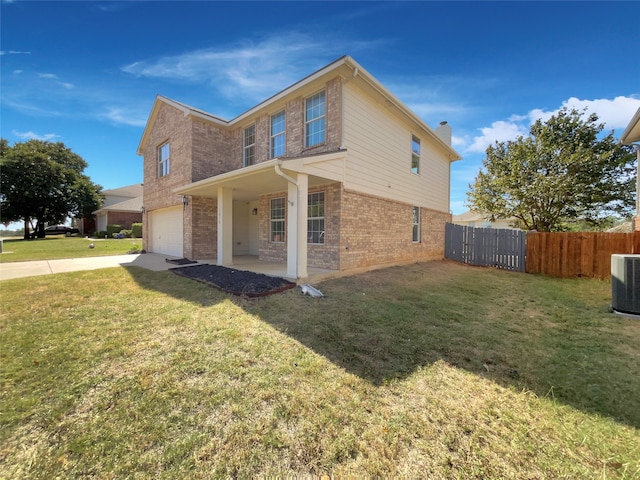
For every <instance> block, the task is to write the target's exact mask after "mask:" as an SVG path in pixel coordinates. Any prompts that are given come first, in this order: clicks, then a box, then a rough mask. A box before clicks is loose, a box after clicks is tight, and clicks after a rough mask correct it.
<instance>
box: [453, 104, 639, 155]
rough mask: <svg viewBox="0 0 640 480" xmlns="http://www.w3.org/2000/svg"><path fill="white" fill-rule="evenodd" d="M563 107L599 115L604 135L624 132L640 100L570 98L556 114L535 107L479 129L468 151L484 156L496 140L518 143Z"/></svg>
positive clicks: (554, 111) (558, 109)
mask: <svg viewBox="0 0 640 480" xmlns="http://www.w3.org/2000/svg"><path fill="white" fill-rule="evenodd" d="M563 107H566V108H569V109H574V108H575V109H576V110H579V111H582V110H584V109H586V115H590V114H592V113H595V114H597V115H598V122H599V123H604V124H605V132H608V131H609V130H619V131H622V130H624V128H625V127H626V126H627V125H628V124H629V121H630V120H631V118H632V117H633V115H634V114H635V112H636V111H637V110H638V108H640V98H636V97H623V96H619V97H615V98H614V99H612V100H611V99H607V98H601V99H595V100H580V99H579V98H576V97H571V98H569V99H567V100H565V101H563V102H562V105H561V106H560V107H558V108H557V109H556V110H553V111H548V110H543V109H538V108H536V109H533V110H530V111H529V112H528V113H527V114H526V115H520V114H513V115H511V116H510V117H509V119H508V120H507V121H503V120H498V121H495V122H493V123H492V124H491V126H490V127H483V128H479V129H478V130H480V132H481V133H482V135H480V136H477V137H474V138H473V142H472V143H471V145H469V147H467V148H466V150H465V151H466V152H478V153H484V152H485V151H486V149H487V147H488V146H490V145H493V144H494V143H495V142H496V141H498V142H506V141H509V140H515V139H516V138H517V137H519V136H526V135H528V134H529V127H530V126H531V125H532V124H533V123H534V122H535V121H536V120H542V121H546V120H548V119H549V118H550V117H552V116H553V115H555V114H557V113H558V112H559V111H560V109H561V108H563Z"/></svg>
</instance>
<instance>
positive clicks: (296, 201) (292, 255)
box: [287, 173, 309, 279]
mask: <svg viewBox="0 0 640 480" xmlns="http://www.w3.org/2000/svg"><path fill="white" fill-rule="evenodd" d="M292 178H294V179H295V180H296V182H297V186H296V184H293V183H291V182H289V187H288V191H287V201H288V209H287V277H288V278H293V279H299V278H305V277H307V276H308V273H307V202H308V195H309V176H308V175H306V174H303V173H298V174H295V175H293V176H292Z"/></svg>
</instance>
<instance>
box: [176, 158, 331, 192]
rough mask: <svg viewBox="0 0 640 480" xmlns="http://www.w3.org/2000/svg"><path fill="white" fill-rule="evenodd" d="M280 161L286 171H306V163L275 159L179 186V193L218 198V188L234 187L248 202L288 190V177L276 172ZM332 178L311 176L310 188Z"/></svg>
mask: <svg viewBox="0 0 640 480" xmlns="http://www.w3.org/2000/svg"><path fill="white" fill-rule="evenodd" d="M279 162H280V163H279ZM278 164H279V165H280V166H281V169H282V170H283V171H284V173H291V172H302V173H306V172H304V167H303V166H302V164H301V163H300V162H298V161H296V160H292V161H290V160H285V161H279V160H278V159H274V160H269V161H267V162H262V163H259V164H257V165H251V166H249V167H245V168H242V169H240V170H234V171H232V172H227V173H223V174H221V175H216V176H215V177H211V178H207V179H204V180H200V181H199V182H194V183H191V184H189V185H185V186H183V187H179V188H177V189H175V193H177V194H179V195H193V196H201V197H217V195H218V188H219V187H222V188H230V189H232V190H233V199H234V200H240V201H246V202H248V201H251V200H256V199H257V198H258V197H259V196H260V195H266V194H270V193H276V192H282V191H285V192H286V191H287V188H288V187H287V183H288V182H287V180H286V179H285V178H283V177H281V176H280V175H278V174H277V173H276V171H275V166H276V165H278ZM287 167H290V168H287ZM301 167H302V168H301ZM331 181H333V180H332V179H329V178H324V177H319V176H315V175H309V187H315V186H318V185H323V184H326V183H327V182H331Z"/></svg>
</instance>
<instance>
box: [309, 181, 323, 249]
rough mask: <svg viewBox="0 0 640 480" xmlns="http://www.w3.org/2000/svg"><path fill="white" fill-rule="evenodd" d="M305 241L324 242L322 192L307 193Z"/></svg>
mask: <svg viewBox="0 0 640 480" xmlns="http://www.w3.org/2000/svg"><path fill="white" fill-rule="evenodd" d="M307 243H319V244H322V243H324V192H314V193H310V194H309V200H308V207H307Z"/></svg>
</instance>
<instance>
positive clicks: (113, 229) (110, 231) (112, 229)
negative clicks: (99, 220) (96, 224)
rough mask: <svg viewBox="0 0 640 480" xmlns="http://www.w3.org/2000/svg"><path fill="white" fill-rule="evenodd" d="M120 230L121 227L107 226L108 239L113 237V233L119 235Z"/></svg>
mask: <svg viewBox="0 0 640 480" xmlns="http://www.w3.org/2000/svg"><path fill="white" fill-rule="evenodd" d="M120 230H122V225H107V235H108V236H109V237H113V234H114V233H120Z"/></svg>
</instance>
